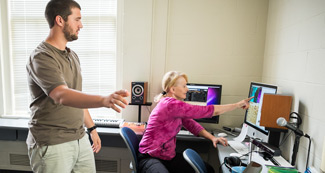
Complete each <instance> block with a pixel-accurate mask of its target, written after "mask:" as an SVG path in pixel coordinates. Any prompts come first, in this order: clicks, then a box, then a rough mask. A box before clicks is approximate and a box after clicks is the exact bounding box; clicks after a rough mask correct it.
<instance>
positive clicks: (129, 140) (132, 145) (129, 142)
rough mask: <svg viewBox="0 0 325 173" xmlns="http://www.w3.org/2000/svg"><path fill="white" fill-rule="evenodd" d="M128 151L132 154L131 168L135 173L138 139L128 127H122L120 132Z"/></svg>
mask: <svg viewBox="0 0 325 173" xmlns="http://www.w3.org/2000/svg"><path fill="white" fill-rule="evenodd" d="M120 135H121V136H122V138H123V140H124V142H125V144H126V146H127V148H128V150H129V151H130V153H131V154H132V157H131V159H132V167H133V171H134V172H135V173H136V172H137V169H138V149H139V142H140V141H139V139H138V137H137V135H136V134H135V133H134V131H133V130H132V129H130V128H128V127H123V128H122V129H121V131H120Z"/></svg>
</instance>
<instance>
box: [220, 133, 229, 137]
mask: <svg viewBox="0 0 325 173" xmlns="http://www.w3.org/2000/svg"><path fill="white" fill-rule="evenodd" d="M218 136H219V137H226V136H227V134H226V133H218Z"/></svg>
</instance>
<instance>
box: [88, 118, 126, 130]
mask: <svg viewBox="0 0 325 173" xmlns="http://www.w3.org/2000/svg"><path fill="white" fill-rule="evenodd" d="M93 121H94V123H95V125H96V126H98V127H113V128H119V127H120V124H121V123H123V122H124V119H106V118H94V119H93Z"/></svg>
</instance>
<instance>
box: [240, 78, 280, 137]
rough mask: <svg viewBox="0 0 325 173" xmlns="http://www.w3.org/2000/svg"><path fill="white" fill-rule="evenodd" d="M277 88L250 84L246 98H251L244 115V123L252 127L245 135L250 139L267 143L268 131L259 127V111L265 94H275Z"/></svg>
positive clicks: (262, 84) (254, 83)
mask: <svg viewBox="0 0 325 173" xmlns="http://www.w3.org/2000/svg"><path fill="white" fill-rule="evenodd" d="M276 92H277V86H274V85H269V84H264V83H257V82H251V84H250V89H249V94H248V97H253V98H252V99H251V100H250V101H249V108H248V109H247V110H246V113H245V120H244V122H245V123H246V124H247V125H249V127H252V128H253V129H248V132H247V135H248V136H249V137H252V138H261V139H262V140H263V141H264V142H267V140H268V139H267V137H268V130H266V129H265V127H263V126H261V125H260V120H261V110H262V106H263V96H264V94H265V93H268V94H276Z"/></svg>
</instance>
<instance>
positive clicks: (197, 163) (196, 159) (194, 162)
mask: <svg viewBox="0 0 325 173" xmlns="http://www.w3.org/2000/svg"><path fill="white" fill-rule="evenodd" d="M183 156H184V159H185V160H186V161H187V162H188V163H189V164H190V165H191V166H192V168H193V169H194V170H195V172H196V173H207V172H208V171H207V168H206V167H205V164H204V162H203V160H202V158H201V157H200V155H199V154H198V153H197V152H195V151H194V150H192V149H190V148H188V149H186V150H185V151H184V152H183Z"/></svg>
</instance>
